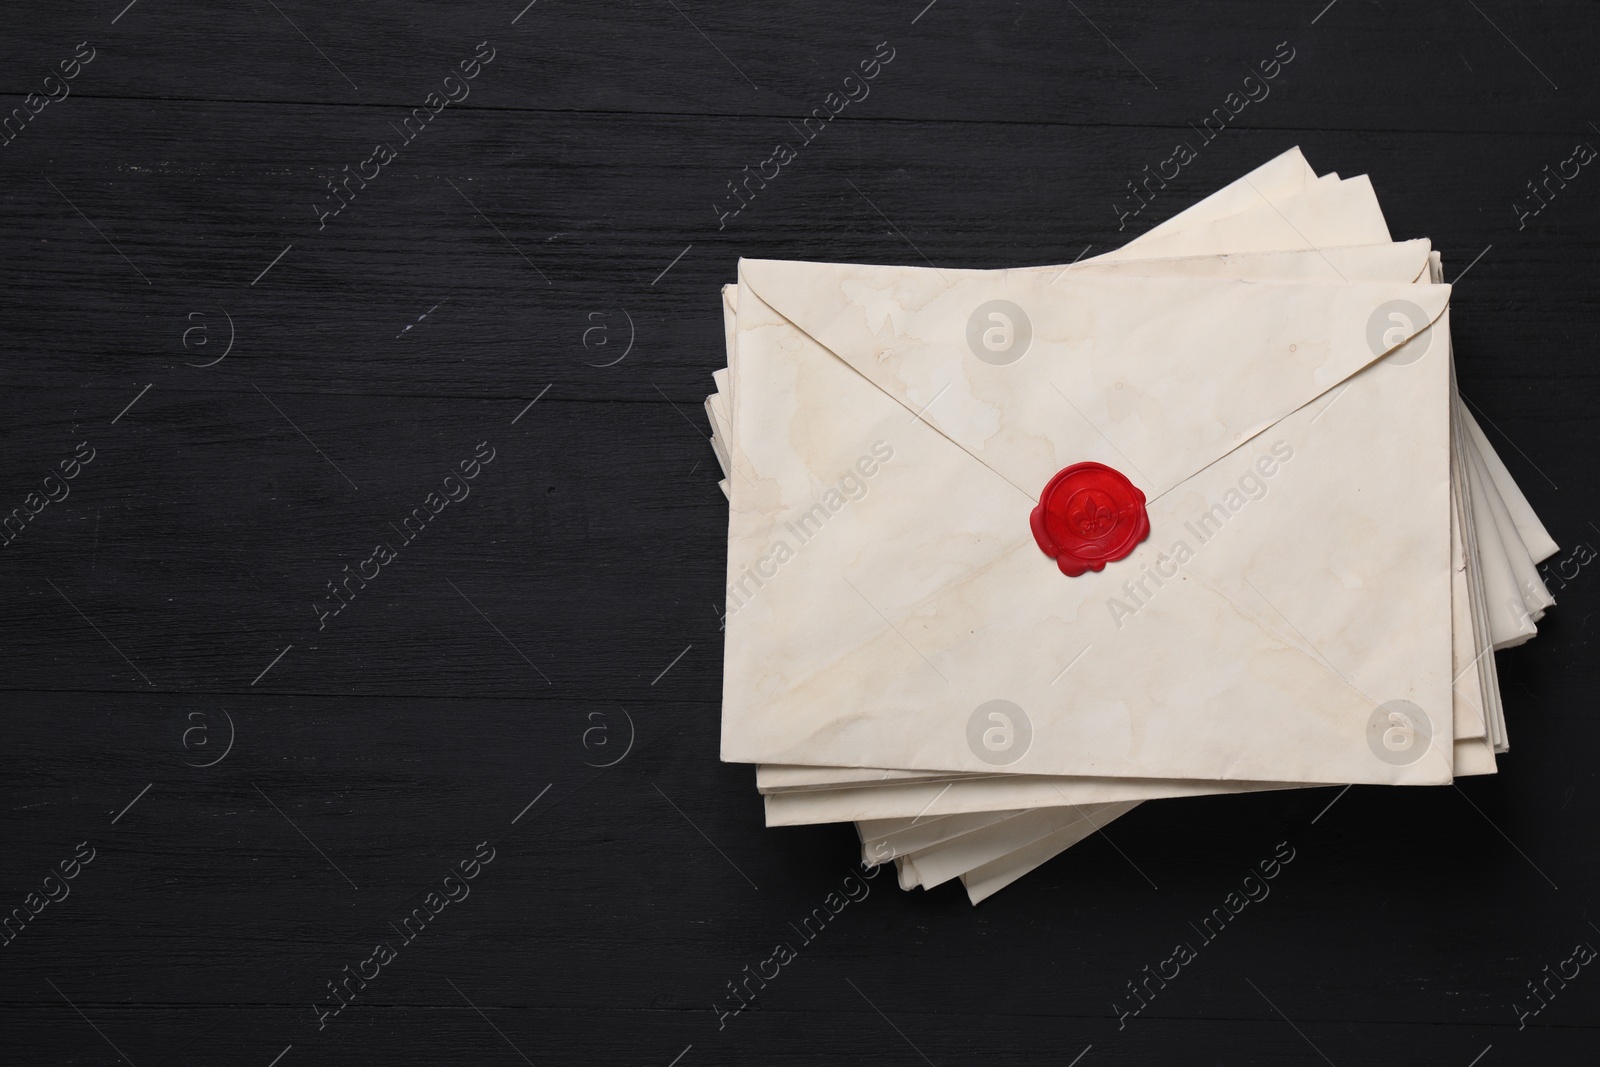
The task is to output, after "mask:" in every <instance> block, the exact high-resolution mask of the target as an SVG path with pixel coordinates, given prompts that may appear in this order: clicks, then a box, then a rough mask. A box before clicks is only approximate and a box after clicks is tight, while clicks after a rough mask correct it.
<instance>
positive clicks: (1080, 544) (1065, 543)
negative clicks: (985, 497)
mask: <svg viewBox="0 0 1600 1067" xmlns="http://www.w3.org/2000/svg"><path fill="white" fill-rule="evenodd" d="M1028 521H1029V525H1031V526H1032V527H1033V538H1034V540H1035V541H1038V542H1039V548H1040V549H1041V550H1042V551H1043V552H1044V554H1045V555H1047V556H1051V557H1053V558H1054V559H1055V561H1056V565H1057V566H1058V567H1060V568H1061V573H1062V574H1065V575H1067V576H1068V577H1069V578H1076V577H1077V576H1078V575H1080V574H1082V573H1083V572H1084V571H1098V570H1100V569H1102V568H1103V567H1105V565H1106V564H1107V563H1114V562H1115V561H1117V560H1119V559H1123V558H1125V557H1127V556H1128V555H1130V554H1131V553H1132V552H1133V550H1134V548H1135V547H1136V546H1137V545H1138V544H1139V542H1140V541H1143V540H1144V539H1145V538H1146V537H1149V536H1150V516H1149V514H1148V513H1147V512H1146V511H1145V509H1144V494H1143V493H1141V492H1140V491H1139V488H1138V487H1137V486H1135V485H1134V484H1133V483H1132V482H1130V481H1128V479H1127V478H1125V477H1124V476H1123V475H1122V472H1121V471H1116V470H1113V469H1111V468H1110V467H1107V466H1106V465H1105V464H1103V463H1074V464H1073V465H1072V466H1070V467H1068V468H1066V469H1065V470H1063V471H1061V472H1060V473H1058V474H1057V475H1056V476H1055V477H1054V478H1051V479H1050V482H1049V484H1048V485H1046V486H1045V487H1044V492H1043V493H1040V494H1039V506H1038V507H1036V508H1034V509H1033V514H1032V515H1031V516H1030V517H1029V520H1028Z"/></svg>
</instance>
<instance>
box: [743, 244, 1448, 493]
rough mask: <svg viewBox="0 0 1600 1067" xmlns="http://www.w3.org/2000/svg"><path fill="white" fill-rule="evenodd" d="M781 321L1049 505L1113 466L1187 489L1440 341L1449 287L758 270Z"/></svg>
mask: <svg viewBox="0 0 1600 1067" xmlns="http://www.w3.org/2000/svg"><path fill="white" fill-rule="evenodd" d="M740 271H741V276H742V277H743V278H744V280H745V281H746V283H747V284H749V285H750V286H751V288H752V289H753V290H754V291H755V292H756V293H757V294H758V295H759V296H760V297H761V298H762V299H763V300H765V301H766V302H767V303H768V304H769V305H771V307H772V308H773V309H774V310H776V311H777V312H778V313H779V314H780V315H782V316H784V317H785V318H787V319H788V320H789V321H790V322H792V323H794V325H795V326H797V327H798V328H800V329H801V330H802V331H804V332H805V333H806V334H808V335H809V336H811V337H812V338H813V339H815V340H816V341H818V342H819V343H820V344H822V345H823V346H824V347H825V348H827V349H828V350H830V351H831V352H833V353H834V354H835V355H837V356H839V357H840V358H841V359H843V360H844V361H845V362H846V363H848V364H849V365H850V366H852V367H853V368H855V369H856V370H857V371H858V372H860V373H861V374H862V375H863V376H865V377H866V378H867V379H868V380H870V381H872V382H873V383H874V384H875V385H877V386H878V387H879V388H881V389H883V390H884V391H885V392H887V393H888V394H889V395H890V396H892V397H894V398H895V399H896V400H897V401H899V402H900V403H901V404H902V405H903V406H905V407H906V408H907V409H908V410H909V411H910V412H911V413H912V414H913V415H914V416H915V417H917V418H920V419H922V420H923V421H925V422H927V423H928V424H929V425H930V426H932V427H934V428H935V429H937V430H938V431H939V432H940V433H942V434H944V435H945V436H946V437H947V438H949V439H950V440H952V441H954V442H955V443H956V444H958V445H960V446H961V447H962V448H964V449H966V450H967V451H968V452H970V453H971V454H972V455H973V456H974V457H976V458H977V459H978V460H979V461H981V462H982V463H984V464H986V465H987V466H988V467H989V468H990V469H992V470H993V471H995V472H996V473H997V474H999V475H1000V476H1001V477H1003V478H1005V479H1006V480H1007V481H1009V482H1011V483H1012V484H1013V485H1014V486H1016V487H1017V488H1018V489H1020V490H1021V491H1023V492H1024V493H1027V494H1029V495H1030V496H1033V497H1035V498H1037V494H1038V493H1039V491H1040V490H1041V489H1042V488H1043V487H1044V485H1045V483H1046V482H1047V481H1048V480H1049V479H1050V478H1051V477H1052V476H1053V475H1054V474H1055V473H1056V472H1057V471H1059V470H1061V469H1062V468H1064V467H1066V466H1068V465H1070V464H1073V463H1078V462H1083V461H1085V460H1094V461H1099V462H1103V463H1106V464H1109V465H1111V466H1113V467H1115V468H1117V469H1118V470H1120V471H1122V473H1123V474H1125V475H1126V476H1127V477H1128V478H1130V479H1131V480H1132V481H1134V482H1135V483H1136V484H1138V485H1139V486H1140V488H1141V489H1142V490H1144V492H1145V493H1146V495H1147V496H1155V495H1159V494H1160V493H1163V492H1165V491H1166V490H1168V489H1170V488H1172V487H1173V486H1174V485H1176V484H1178V483H1179V482H1181V481H1182V480H1184V479H1185V478H1187V477H1188V476H1190V475H1191V474H1193V473H1194V472H1195V471H1198V470H1201V469H1202V468H1204V467H1206V466H1207V465H1209V464H1210V463H1212V462H1215V461H1216V460H1217V459H1218V458H1220V457H1221V456H1223V455H1225V454H1227V453H1228V452H1229V451H1231V450H1232V449H1234V448H1236V447H1238V446H1239V445H1240V444H1242V443H1243V442H1245V441H1248V440H1249V439H1250V438H1251V437H1253V436H1254V435H1256V434H1258V433H1260V432H1261V431H1262V430H1264V429H1266V428H1267V427H1269V426H1271V425H1272V424H1273V423H1274V422H1276V421H1278V420H1279V419H1281V418H1282V417H1283V416H1285V415H1287V414H1288V413H1289V412H1291V411H1294V410H1296V409H1297V408H1300V407H1302V406H1304V405H1305V404H1307V403H1309V402H1311V401H1312V400H1314V399H1315V398H1316V397H1318V396H1320V395H1321V394H1322V393H1324V392H1326V391H1327V390H1329V389H1331V388H1333V387H1335V386H1337V385H1338V384H1339V383H1341V382H1343V381H1344V380H1345V379H1346V378H1348V377H1349V376H1350V375H1352V374H1354V373H1356V372H1357V371H1359V370H1361V369H1362V368H1363V367H1365V366H1367V365H1368V364H1370V363H1372V362H1374V361H1375V360H1377V359H1378V358H1380V357H1381V356H1383V355H1384V354H1385V353H1386V352H1388V351H1390V350H1392V349H1394V348H1396V347H1398V346H1399V345H1400V344H1403V343H1404V342H1405V341H1406V340H1408V339H1409V338H1410V337H1412V336H1414V335H1415V334H1417V333H1419V332H1421V331H1422V330H1424V329H1426V328H1427V327H1428V326H1429V325H1430V324H1431V323H1432V322H1433V321H1434V320H1435V319H1437V318H1438V316H1439V315H1440V314H1441V313H1442V312H1443V310H1444V308H1445V307H1446V305H1447V303H1448V301H1449V294H1450V287H1449V286H1446V285H1414V284H1401V283H1355V284H1344V283H1337V284H1335V283H1320V282H1245V281H1230V280H1217V279H1209V278H1192V277H1172V276H1163V277H1122V276H1096V275H1091V274H1087V273H1076V272H1075V273H1070V274H1067V275H1065V276H1060V277H1058V278H1057V279H1056V281H1055V282H1052V281H1051V278H1050V276H1049V275H1047V274H1045V273H1043V272H1035V271H1011V272H999V271H956V270H938V269H931V268H920V267H881V266H861V265H854V264H838V263H802V262H786V261H776V260H741V261H740Z"/></svg>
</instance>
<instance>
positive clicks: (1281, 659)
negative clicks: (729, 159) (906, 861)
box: [723, 261, 1451, 784]
mask: <svg viewBox="0 0 1600 1067" xmlns="http://www.w3.org/2000/svg"><path fill="white" fill-rule="evenodd" d="M1448 294H1449V288H1448V286H1443V285H1414V284H1380V283H1370V284H1369V283H1359V284H1326V283H1319V282H1310V281H1307V282H1247V281H1239V280H1228V279H1212V278H1183V277H1138V276H1126V277H1124V276H1115V275H1110V276H1092V275H1089V274H1087V273H1083V272H1067V273H1066V274H1064V275H1058V276H1055V277H1054V279H1052V276H1051V275H1049V274H1047V273H1045V272H1038V271H1017V272H978V271H941V270H933V269H926V268H909V267H863V266H850V265H838V264H809V263H778V262H767V261H745V262H744V263H742V264H741V271H740V290H739V294H738V306H739V312H740V314H739V328H738V336H737V338H736V343H735V346H734V355H735V360H736V376H737V379H738V382H739V388H738V389H737V390H736V392H735V394H734V396H733V398H732V410H731V412H729V417H730V418H731V419H732V421H733V424H734V437H735V439H736V440H738V441H739V442H740V445H741V448H742V449H743V451H744V452H745V454H746V455H745V458H746V460H747V461H748V464H749V467H750V470H751V477H750V478H749V479H745V478H738V479H733V480H732V483H731V484H730V492H731V496H732V501H731V517H730V550H729V552H730V556H729V581H730V588H732V589H735V590H740V591H743V592H744V593H746V594H747V598H744V599H738V600H737V602H735V601H734V599H732V598H731V599H730V605H729V614H728V619H727V625H728V630H729V633H728V646H727V647H728V654H727V665H726V680H725V691H724V727H723V757H724V758H725V759H728V760H734V761H741V762H772V763H788V764H810V765H821V766H854V767H870V766H877V767H899V768H915V769H926V770H948V771H968V772H977V771H989V772H994V771H996V770H1003V771H1004V772H1005V773H1011V774H1047V775H1089V776H1104V777H1134V778H1165V777H1171V778H1198V779H1215V780H1233V781H1249V780H1257V781H1328V782H1390V783H1416V784H1421V783H1436V782H1443V781H1448V780H1449V775H1450V767H1449V763H1450V761H1449V759H1448V758H1447V757H1445V756H1443V755H1442V754H1441V753H1440V752H1438V751H1427V748H1428V747H1430V746H1431V744H1432V740H1431V739H1432V737H1433V736H1434V733H1435V732H1436V733H1437V735H1438V736H1439V738H1440V740H1441V741H1442V742H1443V743H1444V745H1445V749H1446V751H1447V750H1448V743H1449V736H1450V735H1449V730H1450V724H1449V716H1450V708H1451V698H1450V682H1451V671H1450V657H1451V650H1450V631H1449V627H1448V626H1447V625H1443V626H1442V625H1440V620H1448V619H1449V617H1450V614H1449V604H1450V599H1449V598H1450V564H1449V561H1450V558H1451V550H1450V537H1449V533H1450V522H1449V507H1450V496H1449V485H1450V474H1449V462H1450V454H1449V423H1448V420H1449V403H1448V400H1449V392H1448V385H1449V380H1448V354H1447V353H1448V343H1447V342H1448V338H1447V330H1448V323H1447V320H1446V319H1444V318H1442V317H1441V316H1443V313H1444V309H1445V305H1446V303H1447V300H1448ZM1400 303H1404V304H1405V305H1406V306H1407V308H1408V309H1417V310H1418V311H1420V312H1421V314H1417V313H1416V312H1414V311H1409V310H1408V313H1407V314H1406V315H1402V316H1399V317H1398V318H1396V317H1395V316H1394V315H1393V314H1392V313H1390V314H1386V312H1388V311H1391V309H1392V308H1394V307H1395V306H1397V305H1398V304H1400ZM1396 321H1408V322H1413V323H1414V324H1415V325H1414V326H1413V327H1412V328H1410V329H1397V328H1396V327H1394V326H1393V325H1392V323H1393V322H1396ZM1429 324H1432V325H1429ZM1433 335H1444V336H1437V337H1436V336H1433ZM1396 349H1402V350H1403V351H1396ZM1030 356H1032V357H1033V358H1031V359H1030V358H1029V357H1030ZM1385 356H1388V357H1389V358H1382V357H1385ZM1380 359H1381V362H1380ZM1357 379H1359V382H1360V387H1359V388H1356V387H1355V385H1356V381H1357ZM1346 383H1350V388H1349V389H1348V394H1349V395H1347V396H1345V397H1344V398H1343V401H1342V403H1339V404H1338V405H1337V406H1335V405H1334V404H1330V403H1328V402H1327V401H1323V402H1322V403H1321V404H1313V403H1312V402H1313V401H1315V400H1317V399H1318V398H1319V397H1322V396H1324V395H1325V394H1327V393H1329V392H1330V391H1332V390H1335V389H1338V388H1339V387H1340V386H1342V385H1345V384H1346ZM1330 412H1331V414H1330ZM1324 416H1326V417H1324ZM1081 463H1093V464H1099V465H1101V466H1103V467H1105V468H1108V469H1111V470H1113V471H1115V472H1117V473H1118V475H1119V476H1120V477H1122V478H1124V479H1125V480H1126V481H1127V483H1128V484H1129V485H1130V486H1131V487H1134V488H1136V490H1137V493H1138V495H1140V496H1142V498H1143V500H1144V508H1145V509H1146V510H1147V513H1148V533H1147V534H1146V535H1145V536H1144V537H1143V538H1142V540H1141V541H1140V542H1139V543H1138V545H1137V547H1136V548H1134V549H1133V551H1132V554H1131V555H1128V556H1127V557H1126V558H1123V559H1116V560H1111V561H1107V562H1104V563H1103V566H1102V567H1101V569H1098V570H1096V569H1087V570H1083V571H1082V572H1081V573H1078V574H1077V575H1076V576H1074V577H1068V576H1067V574H1065V573H1063V571H1065V570H1067V566H1066V563H1065V562H1062V563H1060V565H1059V566H1058V562H1057V561H1056V560H1053V559H1051V558H1049V557H1048V556H1047V555H1046V554H1045V553H1044V551H1042V550H1041V543H1040V542H1039V541H1038V539H1037V538H1036V536H1035V533H1034V531H1033V529H1032V528H1031V526H1030V516H1031V514H1032V512H1033V511H1034V509H1035V507H1036V506H1037V505H1038V504H1039V502H1040V494H1041V493H1042V492H1043V491H1044V489H1045V488H1046V485H1047V483H1050V482H1051V480H1052V479H1053V478H1054V477H1055V476H1056V475H1057V474H1058V472H1061V471H1063V470H1064V469H1065V468H1069V467H1071V466H1073V465H1076V464H1081ZM1088 503H1089V511H1090V512H1093V514H1088V515H1087V517H1086V518H1085V516H1084V515H1082V514H1076V513H1075V514H1074V515H1073V516H1069V518H1072V519H1073V521H1079V520H1080V519H1082V520H1084V521H1088V522H1089V523H1090V525H1091V526H1092V525H1093V524H1094V523H1095V522H1096V521H1110V520H1111V519H1114V518H1115V516H1113V515H1112V514H1111V512H1109V511H1106V509H1105V508H1104V506H1103V505H1104V501H1097V500H1096V499H1095V498H1093V497H1092V496H1091V497H1090V498H1089V501H1088ZM1097 509H1098V510H1097ZM1079 510H1080V512H1081V511H1082V509H1081V508H1080V509H1079ZM1108 517H1109V518H1108ZM757 594H759V595H757ZM985 709H988V710H987V711H986V710H985ZM995 709H1001V710H1000V713H999V714H1000V718H999V719H996V718H995V715H996V711H995ZM1397 709H1398V710H1397ZM1397 716H1398V717H1397ZM995 723H1001V724H1003V728H1001V727H996V726H995V725H994V724H995ZM1396 723H1403V724H1405V727H1406V730H1405V731H1403V733H1404V734H1405V737H1404V740H1405V744H1406V745H1412V744H1415V745H1419V746H1424V748H1423V750H1422V755H1421V756H1420V757H1417V758H1407V759H1403V760H1401V759H1394V758H1391V756H1392V752H1393V744H1394V740H1393V739H1394V737H1395V736H1396V732H1395V731H1396V726H1395V724H1396ZM997 731H998V733H997ZM997 738H998V739H999V740H1000V741H1002V742H1003V743H1002V744H999V745H996V744H995V743H994V742H995V741H996V739H997ZM1386 753H1388V755H1386Z"/></svg>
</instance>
